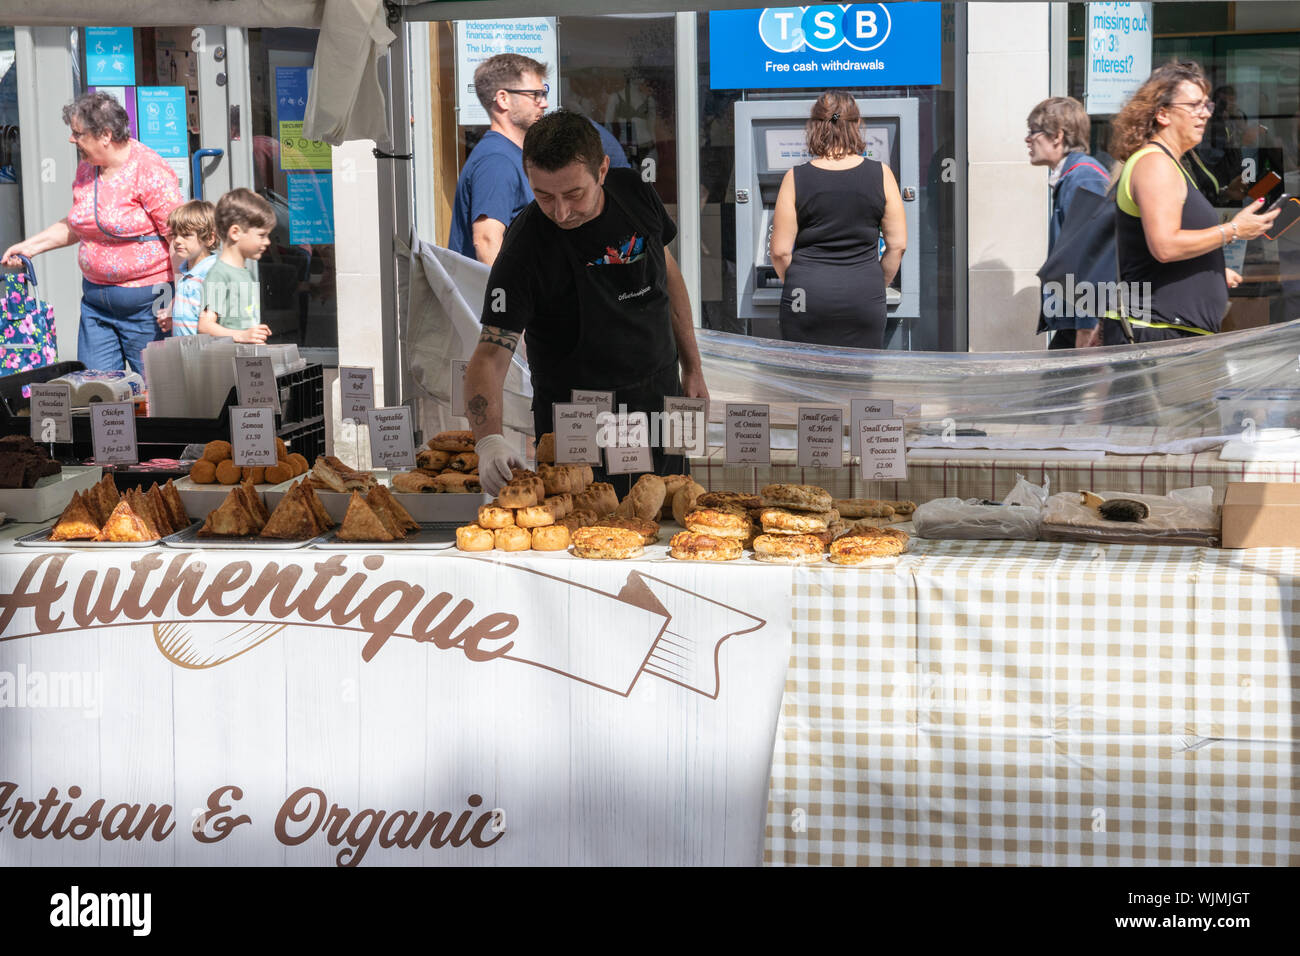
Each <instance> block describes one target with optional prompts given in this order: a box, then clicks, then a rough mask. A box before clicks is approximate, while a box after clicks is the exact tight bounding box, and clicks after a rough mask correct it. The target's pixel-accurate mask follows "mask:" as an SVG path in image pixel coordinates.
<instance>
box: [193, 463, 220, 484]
mask: <svg viewBox="0 0 1300 956" xmlns="http://www.w3.org/2000/svg"><path fill="white" fill-rule="evenodd" d="M216 480H217V466H216V465H214V464H213V463H212V462H210V461H208V460H207V459H206V458H200V459H199V460H198V461H196V462H195V463H194V464H193V465H191V466H190V481H192V482H194V483H195V484H196V485H210V484H212V483H213V482H214V481H216Z"/></svg>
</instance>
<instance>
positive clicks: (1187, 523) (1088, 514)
mask: <svg viewBox="0 0 1300 956" xmlns="http://www.w3.org/2000/svg"><path fill="white" fill-rule="evenodd" d="M1100 497H1102V498H1104V499H1105V500H1107V501H1112V500H1114V499H1117V498H1125V499H1130V500H1133V501H1140V502H1142V503H1143V504H1145V505H1146V506H1147V507H1148V508H1150V509H1151V513H1150V515H1148V516H1147V517H1145V518H1143V519H1142V520H1140V521H1108V520H1106V519H1105V518H1102V517H1101V516H1100V515H1099V514H1098V513H1097V510H1096V509H1095V508H1092V507H1089V506H1088V505H1086V504H1084V503H1083V500H1082V496H1081V495H1080V494H1079V493H1078V492H1068V493H1065V494H1059V495H1052V496H1051V497H1050V498H1048V499H1047V505H1046V507H1045V508H1044V509H1043V520H1042V526H1041V531H1040V536H1041V537H1042V539H1043V540H1044V541H1099V542H1109V543H1113V544H1186V545H1199V546H1202V547H1217V546H1218V544H1219V527H1220V517H1219V508H1218V506H1216V505H1215V504H1214V489H1213V488H1211V487H1210V486H1209V485H1202V486H1199V487H1196V488H1181V489H1179V490H1177V491H1172V492H1170V493H1169V494H1167V495H1135V494H1114V495H1101V496H1100Z"/></svg>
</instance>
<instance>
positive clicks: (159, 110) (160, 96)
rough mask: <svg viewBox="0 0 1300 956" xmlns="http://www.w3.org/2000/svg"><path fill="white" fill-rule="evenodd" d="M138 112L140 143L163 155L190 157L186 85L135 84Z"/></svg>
mask: <svg viewBox="0 0 1300 956" xmlns="http://www.w3.org/2000/svg"><path fill="white" fill-rule="evenodd" d="M135 114H136V124H137V125H138V127H139V129H140V142H142V143H144V144H145V145H146V146H148V147H149V148H150V149H152V150H153V151H154V152H155V153H157V154H158V155H159V156H162V157H164V158H172V159H186V158H188V157H189V155H190V134H189V130H188V128H187V127H186V125H185V87H183V86H138V87H136V91H135Z"/></svg>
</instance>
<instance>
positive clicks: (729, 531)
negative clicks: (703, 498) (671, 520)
mask: <svg viewBox="0 0 1300 956" xmlns="http://www.w3.org/2000/svg"><path fill="white" fill-rule="evenodd" d="M682 523H683V524H685V525H686V530H687V531H694V532H695V533H696V534H711V535H714V536H716V537H719V538H740V539H741V540H743V539H745V538H748V537H749V534H750V532H751V531H752V530H753V527H754V525H753V523H752V522H751V521H750V520H749V516H748V515H743V514H737V513H736V512H734V511H722V510H721V509H718V508H696V509H695V510H694V511H692V512H689V513H688V514H687V515H686V519H685V520H684V521H683V522H682Z"/></svg>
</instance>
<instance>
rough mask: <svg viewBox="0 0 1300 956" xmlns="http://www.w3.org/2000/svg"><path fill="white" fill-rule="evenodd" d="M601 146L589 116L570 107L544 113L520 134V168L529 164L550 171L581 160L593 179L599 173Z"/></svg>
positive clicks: (602, 159)
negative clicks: (521, 162)
mask: <svg viewBox="0 0 1300 956" xmlns="http://www.w3.org/2000/svg"><path fill="white" fill-rule="evenodd" d="M604 161H605V147H604V146H603V145H602V144H601V142H600V134H599V133H598V132H596V127H595V126H594V125H592V122H591V120H589V119H587V117H585V116H583V115H582V114H581V113H574V112H573V111H572V110H556V111H555V112H554V113H547V114H546V115H545V116H543V117H542V118H541V119H539V120H538V121H537V122H536V123H534V124H533V125H532V126H530V127H529V128H528V132H527V133H525V134H524V169H525V170H527V169H528V166H529V164H532V165H533V166H536V167H537V168H538V169H542V170H545V171H546V172H548V173H553V172H555V171H556V170H560V169H563V168H564V167H565V166H568V165H569V164H570V163H574V162H578V163H582V164H583V165H584V166H586V167H587V169H589V170H590V171H591V175H592V178H593V179H598V178H599V177H600V164H601V163H603V162H604Z"/></svg>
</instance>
